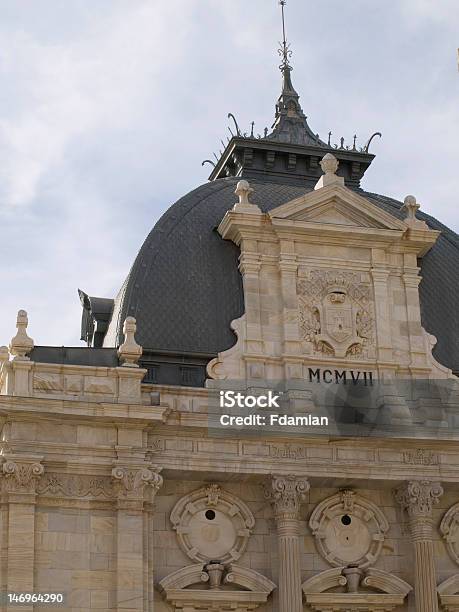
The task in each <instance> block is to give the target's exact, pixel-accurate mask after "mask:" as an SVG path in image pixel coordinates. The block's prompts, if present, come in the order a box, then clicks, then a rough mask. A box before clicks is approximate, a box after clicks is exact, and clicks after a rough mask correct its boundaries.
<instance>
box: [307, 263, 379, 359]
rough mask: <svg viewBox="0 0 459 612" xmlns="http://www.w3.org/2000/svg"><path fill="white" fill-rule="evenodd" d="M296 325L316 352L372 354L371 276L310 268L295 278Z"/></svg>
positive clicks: (355, 355)
mask: <svg viewBox="0 0 459 612" xmlns="http://www.w3.org/2000/svg"><path fill="white" fill-rule="evenodd" d="M297 294H298V301H299V325H300V331H301V335H302V337H303V339H304V340H306V341H307V342H308V343H310V346H311V350H312V353H313V354H315V355H329V356H335V357H346V358H374V357H375V354H376V353H375V316H374V304H373V297H372V285H371V280H370V277H369V275H368V274H367V273H364V272H346V271H343V270H309V271H306V273H303V275H302V276H300V277H299V278H298V281H297Z"/></svg>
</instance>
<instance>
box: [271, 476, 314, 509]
mask: <svg viewBox="0 0 459 612" xmlns="http://www.w3.org/2000/svg"><path fill="white" fill-rule="evenodd" d="M309 487H310V485H309V482H308V480H307V479H306V478H304V477H298V476H295V475H293V474H289V475H287V476H277V475H273V476H272V477H271V479H270V481H269V482H268V483H265V484H264V489H265V497H266V499H268V500H269V501H270V502H271V503H272V506H273V508H274V515H275V517H276V518H291V519H297V518H299V513H300V506H301V504H302V502H304V501H305V499H306V493H307V492H308V491H309Z"/></svg>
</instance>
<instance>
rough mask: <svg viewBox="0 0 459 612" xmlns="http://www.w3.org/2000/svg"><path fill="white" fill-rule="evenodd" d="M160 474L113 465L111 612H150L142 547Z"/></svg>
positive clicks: (147, 550)
mask: <svg viewBox="0 0 459 612" xmlns="http://www.w3.org/2000/svg"><path fill="white" fill-rule="evenodd" d="M159 472H160V470H159V469H157V468H153V467H151V466H150V467H145V466H141V465H140V466H139V465H127V466H122V465H117V466H116V467H114V468H113V470H112V478H113V481H114V487H115V492H116V495H117V511H116V563H117V589H116V603H115V609H116V610H118V611H120V610H122V611H123V612H151V611H152V610H153V601H152V597H151V594H150V593H149V588H148V585H147V584H146V583H147V582H148V581H152V580H153V576H152V575H151V568H152V559H151V558H150V557H151V547H150V546H149V545H146V543H145V540H144V538H145V536H146V535H147V534H146V533H145V532H146V528H145V527H146V524H148V523H149V520H148V516H149V514H150V510H149V509H146V507H145V506H146V505H148V506H149V508H150V506H151V504H152V502H153V500H154V497H155V495H156V493H157V492H158V490H159V489H160V487H161V485H162V482H163V479H162V477H161V476H160V474H159Z"/></svg>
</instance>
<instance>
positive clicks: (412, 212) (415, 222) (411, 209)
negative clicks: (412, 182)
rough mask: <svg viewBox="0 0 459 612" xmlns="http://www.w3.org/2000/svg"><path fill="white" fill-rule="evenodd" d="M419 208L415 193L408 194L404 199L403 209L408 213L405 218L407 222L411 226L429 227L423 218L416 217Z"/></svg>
mask: <svg viewBox="0 0 459 612" xmlns="http://www.w3.org/2000/svg"><path fill="white" fill-rule="evenodd" d="M419 208H420V206H419V204H418V203H417V202H416V198H415V197H414V196H413V195H407V196H406V198H405V199H404V201H403V206H402V210H403V211H404V212H405V213H406V216H405V219H404V220H405V223H406V224H407V225H409V226H410V227H419V228H423V227H424V228H425V227H427V224H426V222H425V221H421V219H416V213H417V212H418V210H419Z"/></svg>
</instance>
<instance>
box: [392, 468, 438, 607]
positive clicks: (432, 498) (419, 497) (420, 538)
mask: <svg viewBox="0 0 459 612" xmlns="http://www.w3.org/2000/svg"><path fill="white" fill-rule="evenodd" d="M442 494H443V489H442V487H441V485H440V483H439V482H431V481H429V480H411V481H409V482H406V483H405V484H404V485H403V486H402V487H400V488H399V489H398V490H397V491H396V498H397V501H398V502H399V503H400V505H401V506H402V508H403V509H405V510H406V512H407V514H408V518H409V525H410V533H411V541H412V542H413V547H414V571H415V582H414V593H415V601H416V611H417V612H438V598H437V579H436V570H435V558H434V545H433V541H432V527H433V519H432V511H433V506H434V504H438V502H439V500H440V497H441V495H442Z"/></svg>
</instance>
